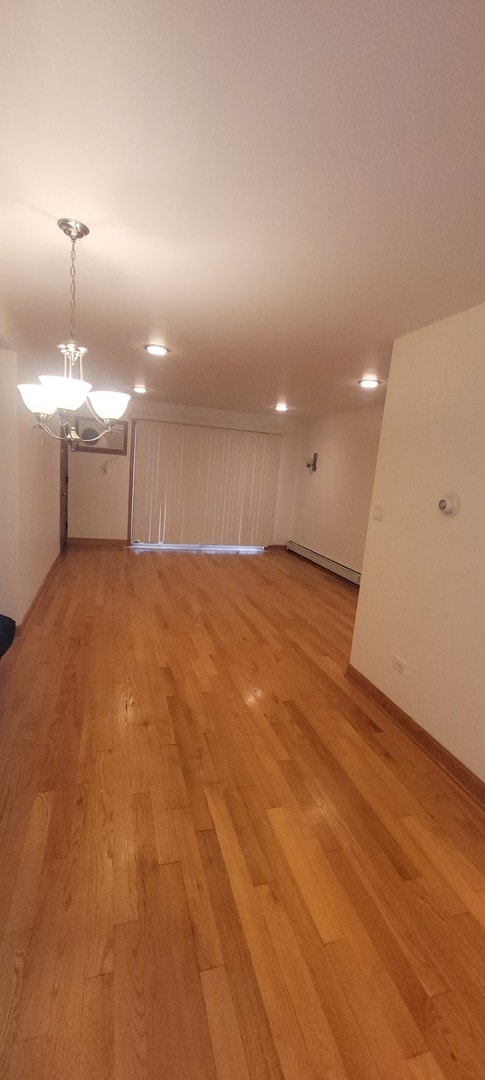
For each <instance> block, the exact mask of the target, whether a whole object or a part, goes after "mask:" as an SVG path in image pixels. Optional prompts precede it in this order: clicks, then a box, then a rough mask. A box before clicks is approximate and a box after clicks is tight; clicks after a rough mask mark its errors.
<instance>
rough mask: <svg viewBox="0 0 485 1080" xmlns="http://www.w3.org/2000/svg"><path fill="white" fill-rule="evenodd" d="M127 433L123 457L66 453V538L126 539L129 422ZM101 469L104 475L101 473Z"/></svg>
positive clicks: (129, 447) (129, 442)
mask: <svg viewBox="0 0 485 1080" xmlns="http://www.w3.org/2000/svg"><path fill="white" fill-rule="evenodd" d="M128 432H129V439H128V453H127V454H125V455H122V454H120V455H119V456H116V457H115V456H113V454H108V453H107V454H89V453H69V454H68V473H69V484H68V492H69V495H68V504H67V520H68V534H69V536H70V537H79V538H82V539H85V538H86V537H90V538H94V539H98V540H99V539H105V540H126V539H127V537H128V498H129V480H130V450H131V423H129V424H128ZM104 467H106V472H103V468H104Z"/></svg>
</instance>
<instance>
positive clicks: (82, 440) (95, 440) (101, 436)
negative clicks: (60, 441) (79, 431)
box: [80, 428, 111, 444]
mask: <svg viewBox="0 0 485 1080" xmlns="http://www.w3.org/2000/svg"><path fill="white" fill-rule="evenodd" d="M110 431H111V428H106V429H105V430H104V431H100V433H99V435H96V436H95V438H94V439H83V438H81V437H80V442H82V443H83V444H84V443H86V444H88V443H93V442H99V440H100V439H102V438H103V435H108V434H109V432H110Z"/></svg>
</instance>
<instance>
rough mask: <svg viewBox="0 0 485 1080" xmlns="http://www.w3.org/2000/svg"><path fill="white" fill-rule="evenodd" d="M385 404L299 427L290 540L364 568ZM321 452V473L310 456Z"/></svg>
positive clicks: (318, 420)
mask: <svg viewBox="0 0 485 1080" xmlns="http://www.w3.org/2000/svg"><path fill="white" fill-rule="evenodd" d="M381 422H382V407H380V406H373V407H370V408H365V409H359V410H354V411H352V412H345V413H339V414H337V415H333V416H323V417H319V418H318V419H314V420H311V421H307V422H306V423H305V424H303V425H302V427H301V428H300V431H301V435H300V439H301V441H300V446H299V459H298V469H299V473H298V475H299V480H298V486H297V494H296V502H295V510H294V518H293V527H292V533H291V539H292V540H294V541H296V543H298V544H302V545H303V546H304V547H308V548H310V549H311V550H312V551H316V552H318V554H319V555H325V556H326V557H327V558H330V559H333V560H334V561H335V562H338V563H341V564H342V565H343V566H347V567H350V568H351V569H352V570H357V571H360V570H361V568H362V559H363V554H364V544H365V535H366V530H367V522H368V518H369V507H370V499H371V493H372V484H373V480H374V470H375V464H376V458H377V447H378V443H379V434H380V429H381ZM315 451H316V452H317V453H318V463H317V470H316V472H312V471H311V470H309V469H306V468H305V461H306V459H308V458H311V457H313V454H314V453H315Z"/></svg>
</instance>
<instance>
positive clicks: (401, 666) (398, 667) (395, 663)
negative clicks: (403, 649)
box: [391, 656, 407, 675]
mask: <svg viewBox="0 0 485 1080" xmlns="http://www.w3.org/2000/svg"><path fill="white" fill-rule="evenodd" d="M391 664H392V667H393V668H394V670H395V671H398V672H399V674H400V675H404V672H405V670H406V667H407V664H406V661H405V660H401V657H400V656H393V658H392V660H391Z"/></svg>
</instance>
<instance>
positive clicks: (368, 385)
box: [359, 377, 380, 390]
mask: <svg viewBox="0 0 485 1080" xmlns="http://www.w3.org/2000/svg"><path fill="white" fill-rule="evenodd" d="M359 386H361V387H362V389H363V390H375V388H376V386H380V380H379V379H373V378H370V377H369V378H368V379H359Z"/></svg>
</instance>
